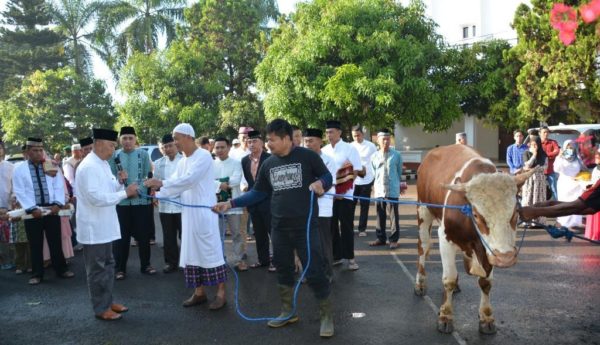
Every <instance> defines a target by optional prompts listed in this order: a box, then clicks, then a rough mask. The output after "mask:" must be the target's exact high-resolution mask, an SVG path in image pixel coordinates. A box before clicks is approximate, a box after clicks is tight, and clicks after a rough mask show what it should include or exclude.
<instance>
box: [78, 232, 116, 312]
mask: <svg viewBox="0 0 600 345" xmlns="http://www.w3.org/2000/svg"><path fill="white" fill-rule="evenodd" d="M83 258H84V260H85V271H86V273H87V283H88V289H89V291H90V298H91V300H92V306H93V307H94V313H95V314H96V315H97V314H100V313H103V312H105V311H106V310H108V309H110V305H111V304H112V302H113V296H112V292H113V285H114V283H115V259H114V258H113V252H112V242H108V243H103V244H84V245H83Z"/></svg>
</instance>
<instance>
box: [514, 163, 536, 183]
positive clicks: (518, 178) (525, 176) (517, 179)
mask: <svg viewBox="0 0 600 345" xmlns="http://www.w3.org/2000/svg"><path fill="white" fill-rule="evenodd" d="M536 169H541V167H537V168H535V169H531V170H529V171H526V172H524V173H522V174H519V175H516V176H515V177H514V179H515V183H516V184H517V188H521V186H522V185H523V184H524V183H525V181H527V179H528V178H529V177H531V175H533V174H534V173H535V170H536Z"/></svg>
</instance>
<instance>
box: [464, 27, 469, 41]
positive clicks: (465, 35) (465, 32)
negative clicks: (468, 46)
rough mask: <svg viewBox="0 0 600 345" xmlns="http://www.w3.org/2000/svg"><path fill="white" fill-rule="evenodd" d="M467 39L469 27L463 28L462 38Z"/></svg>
mask: <svg viewBox="0 0 600 345" xmlns="http://www.w3.org/2000/svg"><path fill="white" fill-rule="evenodd" d="M468 37H469V27H468V26H464V27H463V38H468Z"/></svg>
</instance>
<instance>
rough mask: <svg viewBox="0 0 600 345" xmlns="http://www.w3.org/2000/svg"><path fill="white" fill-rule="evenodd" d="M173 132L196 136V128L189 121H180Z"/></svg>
mask: <svg viewBox="0 0 600 345" xmlns="http://www.w3.org/2000/svg"><path fill="white" fill-rule="evenodd" d="M173 133H180V134H185V135H189V136H190V137H192V138H194V137H195V136H196V132H194V128H193V127H192V125H190V124H189V123H180V124H178V125H177V126H175V128H174V129H173Z"/></svg>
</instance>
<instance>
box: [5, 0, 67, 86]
mask: <svg viewBox="0 0 600 345" xmlns="http://www.w3.org/2000/svg"><path fill="white" fill-rule="evenodd" d="M2 18H3V19H2V21H1V22H0V23H1V24H3V25H2V26H0V96H6V95H7V94H8V93H10V91H11V90H12V89H14V88H17V87H18V86H19V85H20V83H21V81H22V80H23V78H25V77H26V76H27V75H29V74H30V73H32V72H33V71H36V70H48V69H51V68H57V67H61V66H64V65H65V62H66V61H65V55H64V48H63V44H64V37H63V36H62V35H60V34H58V33H56V32H54V31H52V30H51V29H50V28H49V25H50V24H53V22H52V17H51V15H50V12H49V8H48V6H47V3H46V2H45V1H44V0H9V1H8V2H7V4H6V9H5V11H4V12H2Z"/></svg>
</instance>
